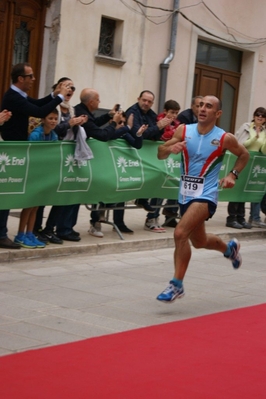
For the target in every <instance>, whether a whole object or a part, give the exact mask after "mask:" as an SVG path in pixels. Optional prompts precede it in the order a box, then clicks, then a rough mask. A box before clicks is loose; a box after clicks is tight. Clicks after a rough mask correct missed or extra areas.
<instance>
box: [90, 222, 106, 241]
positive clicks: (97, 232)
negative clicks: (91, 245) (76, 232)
mask: <svg viewBox="0 0 266 399" xmlns="http://www.w3.org/2000/svg"><path fill="white" fill-rule="evenodd" d="M89 234H90V235H91V236H94V237H98V238H103V233H102V231H101V223H100V222H96V223H95V225H94V226H93V225H91V227H90V229H89Z"/></svg>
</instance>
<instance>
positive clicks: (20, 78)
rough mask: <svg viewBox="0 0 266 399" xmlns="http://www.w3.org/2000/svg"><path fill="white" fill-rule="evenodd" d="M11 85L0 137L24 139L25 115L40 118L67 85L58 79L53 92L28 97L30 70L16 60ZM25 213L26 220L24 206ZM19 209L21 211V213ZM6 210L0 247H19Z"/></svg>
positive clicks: (1, 220) (1, 218)
mask: <svg viewBox="0 0 266 399" xmlns="http://www.w3.org/2000/svg"><path fill="white" fill-rule="evenodd" d="M11 80H12V85H11V87H10V88H9V89H8V90H7V91H6V93H5V94H4V97H3V101H2V110H8V111H9V112H11V113H12V116H11V117H10V119H9V120H8V121H6V123H5V124H4V125H3V126H2V127H1V135H2V139H3V140H8V141H26V140H27V139H28V124H29V117H30V116H33V117H36V118H44V117H45V116H47V115H48V114H49V113H50V112H51V111H53V110H54V109H55V108H56V106H57V105H58V104H60V103H61V102H62V101H64V96H65V95H66V94H67V93H68V90H69V89H68V88H67V85H66V84H64V83H62V84H61V85H60V87H58V88H57V89H56V90H55V91H54V93H52V94H49V95H48V96H46V97H44V98H41V99H39V100H36V99H33V98H31V97H28V94H27V93H28V92H29V90H30V89H31V87H32V84H33V82H34V80H35V77H34V73H33V70H32V68H31V66H30V64H28V63H21V64H17V65H15V66H14V67H13V68H12V71H11ZM23 211H25V212H24V213H25V215H24V214H22V217H25V221H27V218H28V215H27V210H23ZM23 211H22V213H23ZM8 215H9V210H0V248H9V249H19V248H20V245H18V244H15V243H14V242H13V241H11V240H10V239H9V238H8V236H7V219H8Z"/></svg>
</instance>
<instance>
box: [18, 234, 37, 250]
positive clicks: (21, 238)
mask: <svg viewBox="0 0 266 399" xmlns="http://www.w3.org/2000/svg"><path fill="white" fill-rule="evenodd" d="M14 242H15V243H16V244H20V246H21V247H23V248H28V249H34V248H36V244H34V243H33V242H32V241H31V240H30V239H29V238H28V237H27V236H26V234H22V235H21V234H18V235H16V237H15V239H14Z"/></svg>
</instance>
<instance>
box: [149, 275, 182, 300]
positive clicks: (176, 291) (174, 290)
mask: <svg viewBox="0 0 266 399" xmlns="http://www.w3.org/2000/svg"><path fill="white" fill-rule="evenodd" d="M184 295H185V291H184V287H183V286H182V287H177V286H176V285H174V284H173V281H172V280H171V281H170V282H169V285H168V287H166V288H165V290H164V291H163V292H162V293H161V294H159V295H158V296H157V298H156V299H158V301H161V302H165V303H172V302H174V300H175V299H177V298H182V296H184Z"/></svg>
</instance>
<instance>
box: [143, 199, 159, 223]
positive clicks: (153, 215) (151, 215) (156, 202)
mask: <svg viewBox="0 0 266 399" xmlns="http://www.w3.org/2000/svg"><path fill="white" fill-rule="evenodd" d="M162 203H163V199H162V198H152V199H151V200H150V206H154V205H158V206H160V205H162ZM155 209H156V211H155V212H149V213H148V214H147V219H157V218H158V217H159V216H160V208H155Z"/></svg>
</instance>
